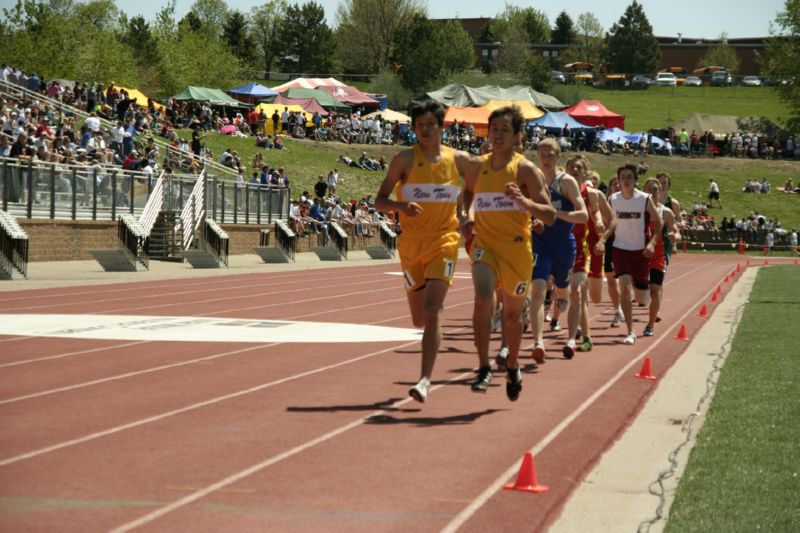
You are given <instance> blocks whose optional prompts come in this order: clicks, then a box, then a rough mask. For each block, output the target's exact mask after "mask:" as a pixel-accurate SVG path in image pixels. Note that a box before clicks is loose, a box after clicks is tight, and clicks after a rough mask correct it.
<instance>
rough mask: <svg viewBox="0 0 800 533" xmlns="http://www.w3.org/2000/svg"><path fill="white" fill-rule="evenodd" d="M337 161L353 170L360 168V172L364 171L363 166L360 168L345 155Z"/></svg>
mask: <svg viewBox="0 0 800 533" xmlns="http://www.w3.org/2000/svg"><path fill="white" fill-rule="evenodd" d="M337 161H339V162H341V163H344V164H345V165H347V166H349V167H353V168H360V169H361V170H366V169H365V168H364V167H363V166H361V165H360V164H359V163H358V162H357V161H353V160H352V159H350V158H349V157H347V155H346V154H342V155H340V156H339V158H338V159H337Z"/></svg>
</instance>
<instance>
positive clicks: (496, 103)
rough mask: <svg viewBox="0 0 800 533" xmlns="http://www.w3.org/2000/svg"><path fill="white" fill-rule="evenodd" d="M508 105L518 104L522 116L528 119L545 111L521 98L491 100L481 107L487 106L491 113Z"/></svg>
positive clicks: (537, 116) (534, 117) (539, 115)
mask: <svg viewBox="0 0 800 533" xmlns="http://www.w3.org/2000/svg"><path fill="white" fill-rule="evenodd" d="M507 106H517V107H518V108H519V109H520V111H522V116H523V118H524V119H525V120H526V121H529V120H533V119H536V118H539V117H541V116H542V115H544V111H542V110H541V109H539V108H538V107H536V106H535V105H533V104H532V103H530V102H526V101H519V100H517V101H515V100H489V101H488V102H486V103H485V104H483V105H482V106H481V107H485V108H486V109H488V110H489V112H490V113H491V112H492V111H494V110H495V109H500V108H501V107H507Z"/></svg>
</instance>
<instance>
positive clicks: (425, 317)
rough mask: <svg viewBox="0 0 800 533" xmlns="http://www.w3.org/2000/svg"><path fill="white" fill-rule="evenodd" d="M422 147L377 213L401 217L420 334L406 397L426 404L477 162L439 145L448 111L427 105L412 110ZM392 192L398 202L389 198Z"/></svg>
mask: <svg viewBox="0 0 800 533" xmlns="http://www.w3.org/2000/svg"><path fill="white" fill-rule="evenodd" d="M411 124H412V127H413V128H414V132H415V133H416V134H417V139H418V140H419V144H418V145H416V146H414V147H413V148H411V149H408V150H403V151H402V152H400V153H398V154H397V155H396V156H394V158H393V159H392V162H391V164H390V165H389V169H388V171H387V173H386V177H385V178H384V180H383V183H381V186H380V189H379V190H378V194H377V195H376V197H375V207H376V209H380V210H384V211H390V210H393V211H397V212H399V213H400V217H401V218H400V227H401V228H402V233H401V234H400V236H399V237H398V240H397V250H398V252H399V254H400V264H401V267H402V269H403V277H404V279H405V283H406V294H407V296H408V305H409V308H410V309H411V319H412V321H413V323H414V326H416V327H421V328H424V332H423V334H422V368H421V373H420V374H421V375H420V379H419V381H418V382H417V384H416V385H414V387H412V388H411V389H410V390H409V391H408V392H409V395H410V396H411V397H412V398H414V399H415V400H417V401H418V402H425V400H426V399H427V397H428V390H429V389H430V380H431V375H432V374H433V367H434V364H435V363H436V355H437V353H438V351H439V344H440V343H441V340H442V309H443V307H444V299H445V296H446V295H447V290H448V289H449V287H450V285H452V283H453V273H454V270H455V263H456V260H457V259H458V247H459V243H460V235H459V231H458V230H459V219H458V217H457V209H456V206H457V204H458V201H459V194H460V192H461V183H462V179H461V177H460V176H463V175H464V174H465V173H467V172H471V173H476V172H477V165H478V164H479V163H478V161H477V160H476V159H474V158H473V157H472V156H470V155H469V154H467V153H466V152H462V151H459V150H453V149H451V148H449V147H447V146H442V145H441V138H442V126H443V125H444V107H443V106H442V105H441V104H440V103H438V102H435V101H432V100H429V101H425V102H423V103H421V104H414V105H413V106H412V108H411ZM392 192H395V193H396V200H392V199H390V196H391V194H392Z"/></svg>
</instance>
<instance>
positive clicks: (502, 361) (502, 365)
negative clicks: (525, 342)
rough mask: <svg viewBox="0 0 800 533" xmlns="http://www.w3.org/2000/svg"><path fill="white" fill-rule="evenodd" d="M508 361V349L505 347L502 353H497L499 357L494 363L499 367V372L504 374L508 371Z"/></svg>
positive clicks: (501, 349) (501, 350)
mask: <svg viewBox="0 0 800 533" xmlns="http://www.w3.org/2000/svg"><path fill="white" fill-rule="evenodd" d="M507 361H508V348H506V347H505V346H503V347H502V348H500V351H499V352H497V356H496V357H495V358H494V363H495V364H496V365H497V371H498V372H503V371H504V370H505V369H506V362H507Z"/></svg>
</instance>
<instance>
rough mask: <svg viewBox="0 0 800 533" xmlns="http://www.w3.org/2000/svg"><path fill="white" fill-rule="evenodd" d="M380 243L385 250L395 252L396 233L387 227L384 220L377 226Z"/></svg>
mask: <svg viewBox="0 0 800 533" xmlns="http://www.w3.org/2000/svg"><path fill="white" fill-rule="evenodd" d="M379 231H380V237H381V243H382V244H383V246H384V248H386V251H388V252H389V253H390V254H391V255H394V254H395V250H396V249H397V233H395V232H394V231H392V230H391V228H389V225H388V224H386V222H381V223H380V226H379Z"/></svg>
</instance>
